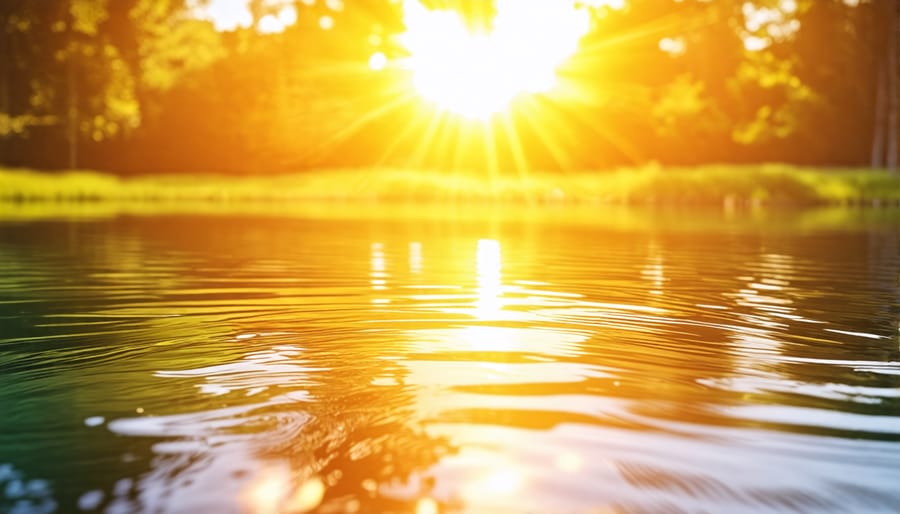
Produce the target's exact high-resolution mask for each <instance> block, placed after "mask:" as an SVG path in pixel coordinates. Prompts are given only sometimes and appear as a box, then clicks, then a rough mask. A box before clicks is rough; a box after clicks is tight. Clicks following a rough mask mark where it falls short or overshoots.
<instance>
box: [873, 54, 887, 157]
mask: <svg viewBox="0 0 900 514" xmlns="http://www.w3.org/2000/svg"><path fill="white" fill-rule="evenodd" d="M876 80H877V82H876V90H875V126H874V127H873V131H872V156H871V159H870V165H871V166H872V167H873V168H883V167H884V140H885V134H884V131H885V128H887V109H886V107H887V98H886V97H887V84H886V81H887V69H886V66H885V64H884V62H880V63H879V64H878V75H877V77H876Z"/></svg>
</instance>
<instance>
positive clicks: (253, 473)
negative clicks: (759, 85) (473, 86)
mask: <svg viewBox="0 0 900 514" xmlns="http://www.w3.org/2000/svg"><path fill="white" fill-rule="evenodd" d="M695 217H696V218H697V219H700V220H702V223H696V222H695V221H696V220H693V218H692V217H690V216H681V217H671V216H666V215H655V216H652V217H651V219H649V221H647V222H646V223H643V224H640V225H639V226H635V225H628V226H619V225H616V224H611V223H601V222H597V223H592V222H589V221H588V222H585V221H583V220H582V221H581V222H578V223H574V222H571V223H570V222H567V221H566V218H565V216H557V217H554V218H552V219H544V220H541V221H534V220H527V219H521V220H517V219H516V218H515V217H514V216H512V217H507V218H505V219H502V220H501V219H498V220H492V219H490V218H489V217H487V218H484V219H468V220H455V221H454V220H441V219H437V218H434V217H432V218H431V219H429V220H428V221H398V220H389V219H378V218H375V217H372V218H371V219H367V218H364V219H357V220H351V219H345V220H337V219H314V218H310V219H304V218H299V217H298V218H291V219H277V218H273V217H264V216H245V217H240V216H206V217H202V216H195V217H191V216H156V217H120V218H114V219H106V220H94V221H84V220H82V221H76V220H68V221H67V220H56V221H7V222H0V409H2V410H0V414H2V415H0V512H4V513H16V514H23V513H45V512H46V513H49V512H80V511H87V512H112V513H125V512H184V513H197V512H211V513H228V512H248V513H276V512H322V513H326V512H334V513H353V512H391V513H395V512H396V513H417V514H429V513H438V512H441V513H450V512H473V513H482V512H483V513H561V514H568V513H572V514H574V513H579V514H580V513H591V514H596V513H608V512H623V513H632V512H638V513H640V512H648V513H656V512H660V513H669V512H728V513H734V512H737V513H740V512H836V513H848V512H860V513H870V512H900V348H898V344H900V334H898V320H900V224H898V223H897V222H879V223H866V222H861V223H860V222H856V223H848V224H846V226H843V225H841V224H839V223H838V224H830V225H828V226H826V227H824V228H823V227H820V228H810V227H808V226H805V225H802V224H801V225H791V224H786V223H785V224H782V223H779V222H778V221H777V220H778V218H777V217H776V218H774V219H775V220H776V221H770V222H767V223H763V224H740V223H735V222H734V220H729V219H726V218H724V217H721V214H698V215H696V216H695ZM719 217H721V219H718V218H719ZM692 220H693V221H692Z"/></svg>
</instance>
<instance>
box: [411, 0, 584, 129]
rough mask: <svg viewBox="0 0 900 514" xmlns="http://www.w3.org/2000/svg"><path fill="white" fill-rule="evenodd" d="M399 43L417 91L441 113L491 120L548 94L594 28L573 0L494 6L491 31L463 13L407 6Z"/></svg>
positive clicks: (515, 0)
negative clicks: (525, 98)
mask: <svg viewBox="0 0 900 514" xmlns="http://www.w3.org/2000/svg"><path fill="white" fill-rule="evenodd" d="M403 20H404V24H405V26H406V32H404V33H403V34H402V35H401V36H400V43H401V44H402V45H403V46H404V47H405V48H406V50H407V51H408V52H409V54H410V56H409V59H408V65H409V68H410V70H411V71H412V80H413V84H414V86H415V89H416V90H417V91H418V93H419V94H420V95H421V96H422V97H424V98H425V99H426V100H428V101H429V102H432V103H433V104H435V105H436V106H438V107H439V108H441V109H444V110H447V111H450V112H454V113H457V114H459V115H462V116H465V117H469V118H478V119H485V118H490V117H491V116H492V115H494V114H496V113H499V112H502V111H504V110H505V109H507V108H508V106H509V105H510V104H511V103H512V102H513V100H515V99H516V98H517V97H519V96H521V95H527V94H539V93H546V92H549V91H550V90H552V89H553V88H554V86H556V84H557V79H558V77H557V72H558V69H559V67H560V66H561V65H562V64H563V63H564V62H565V61H566V60H567V59H568V58H570V57H571V56H572V55H573V54H574V53H575V52H576V50H577V49H578V43H579V41H580V40H581V38H582V37H583V36H584V35H585V34H586V33H587V32H588V30H589V29H590V13H589V11H588V9H587V8H586V7H583V6H581V5H579V4H576V2H574V1H568V0H496V14H495V16H494V19H493V20H492V23H491V26H490V27H489V28H487V29H483V30H476V29H472V28H470V27H469V26H468V25H467V24H466V20H465V19H464V18H463V15H462V14H461V13H460V12H457V11H454V10H431V9H428V8H427V7H425V6H424V5H423V4H422V3H421V2H420V1H419V0H404V3H403Z"/></svg>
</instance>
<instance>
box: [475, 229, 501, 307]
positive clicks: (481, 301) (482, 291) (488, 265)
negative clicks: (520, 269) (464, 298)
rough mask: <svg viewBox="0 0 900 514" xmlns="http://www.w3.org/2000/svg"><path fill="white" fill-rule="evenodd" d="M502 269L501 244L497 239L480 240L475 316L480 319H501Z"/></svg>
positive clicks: (477, 261)
mask: <svg viewBox="0 0 900 514" xmlns="http://www.w3.org/2000/svg"><path fill="white" fill-rule="evenodd" d="M502 268H503V263H502V256H501V251H500V242H499V241H497V240H495V239H481V240H479V241H478V254H477V258H476V273H477V279H478V299H477V300H476V302H475V316H476V317H477V318H478V319H481V320H492V319H498V318H499V317H500V311H501V310H502V309H503V298H502V296H503V284H502V278H503V276H502Z"/></svg>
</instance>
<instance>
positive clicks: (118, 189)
mask: <svg viewBox="0 0 900 514" xmlns="http://www.w3.org/2000/svg"><path fill="white" fill-rule="evenodd" d="M295 202H364V203H371V202H377V203H401V204H402V203H419V202H426V203H440V204H445V203H446V204H461V203H462V204H466V203H477V204H490V205H494V204H499V205H505V204H523V205H544V204H547V205H559V204H563V205H570V204H571V205H608V206H619V205H637V206H709V207H724V208H726V209H730V208H737V209H740V208H755V207H766V206H784V207H809V206H834V205H856V206H865V207H900V174H897V173H890V172H887V171H883V170H871V169H820V168H807V167H795V166H789V165H780V164H766V165H758V166H736V165H706V166H698V167H692V168H670V169H669V168H658V167H643V168H630V169H629V168H626V169H619V170H613V171H594V172H589V171H582V172H571V173H557V174H551V173H529V174H521V175H515V176H514V175H502V176H494V177H491V176H488V175H475V174H472V173H451V172H430V171H415V170H399V169H380V168H361V169H347V170H322V171H310V172H303V173H296V174H291V175H274V176H219V175H195V174H185V175H179V174H160V175H149V176H136V177H120V176H117V175H114V174H110V173H100V172H92V171H64V172H38V171H32V170H14V169H13V170H10V169H7V170H3V169H0V203H2V204H4V205H5V206H6V207H5V209H6V210H8V209H10V208H14V206H15V205H22V204H31V203H78V204H87V203H119V204H122V203H128V204H148V205H158V204H178V205H184V206H187V205H188V204H190V205H204V204H210V205H220V204H251V205H252V204H286V203H295Z"/></svg>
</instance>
